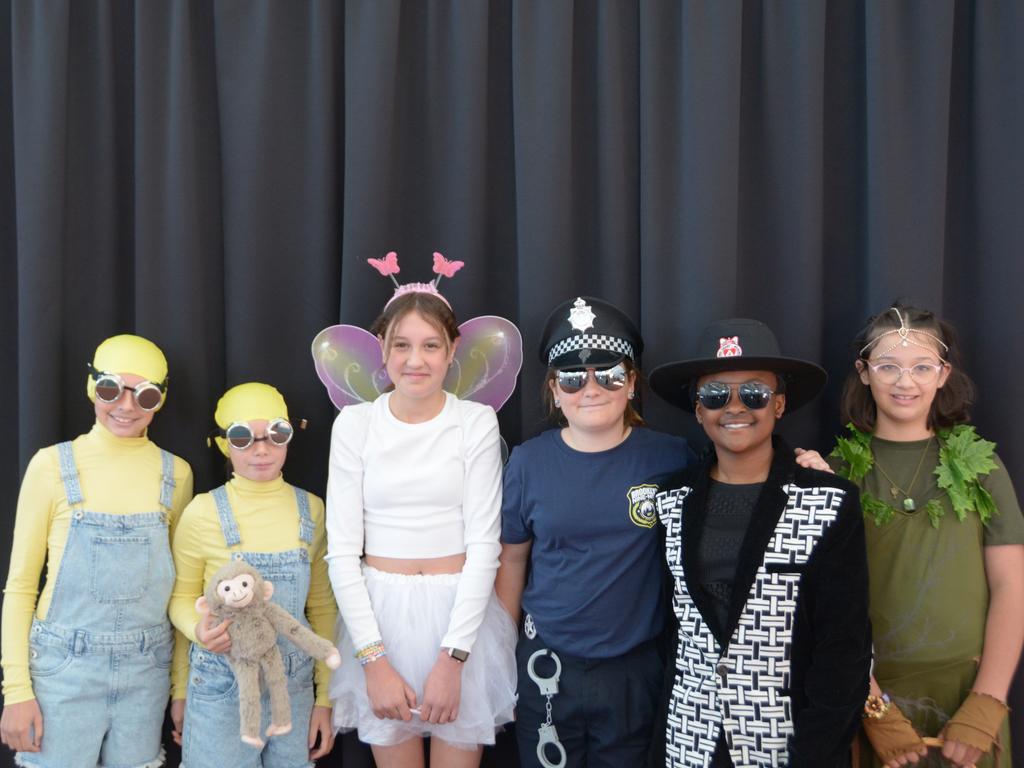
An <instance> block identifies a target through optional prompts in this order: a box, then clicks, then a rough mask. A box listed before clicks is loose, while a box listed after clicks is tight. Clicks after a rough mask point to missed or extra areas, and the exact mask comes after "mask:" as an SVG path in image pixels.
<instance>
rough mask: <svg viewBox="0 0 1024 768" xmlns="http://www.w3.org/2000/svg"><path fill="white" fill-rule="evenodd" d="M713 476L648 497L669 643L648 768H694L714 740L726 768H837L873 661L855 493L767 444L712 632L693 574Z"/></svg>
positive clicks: (706, 602)
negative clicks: (661, 554)
mask: <svg viewBox="0 0 1024 768" xmlns="http://www.w3.org/2000/svg"><path fill="white" fill-rule="evenodd" d="M712 462H713V458H712V459H711V460H709V461H708V462H705V463H703V464H700V465H697V466H694V467H691V468H689V469H687V470H684V471H683V472H682V473H680V474H679V475H677V476H676V477H675V478H673V479H672V480H671V481H669V483H666V484H665V485H663V489H664V490H662V491H661V492H660V493H659V494H658V496H657V506H658V514H659V517H660V519H661V522H662V524H663V525H664V530H665V557H666V560H667V563H668V567H669V571H670V572H671V576H672V582H673V585H672V587H673V588H672V610H673V613H674V616H675V620H676V622H677V624H678V634H677V637H676V642H677V648H676V652H675V654H674V659H670V660H669V669H668V670H667V672H666V702H665V708H664V709H663V713H664V715H665V732H664V743H663V744H655V746H654V748H653V750H652V756H653V759H652V764H654V765H659V766H661V765H663V766H666V767H667V768H677V767H678V768H682V767H683V766H700V767H701V768H704V767H705V766H708V765H710V763H711V758H712V755H713V754H714V751H715V744H716V742H717V741H718V739H719V735H720V733H721V732H722V731H723V730H724V735H725V740H726V744H727V746H728V748H729V753H730V755H731V756H732V761H733V764H734V766H735V767H736V768H746V767H747V766H814V768H830V767H831V766H846V765H848V764H849V747H850V743H851V741H852V739H853V735H854V733H855V732H856V730H857V725H858V723H859V721H860V717H861V713H862V711H863V709H862V708H863V705H864V699H865V698H866V696H867V693H868V673H869V666H870V658H871V637H870V630H869V624H868V605H867V604H868V578H867V559H866V554H865V550H864V525H863V518H862V516H861V511H860V503H859V499H858V494H857V489H856V488H855V487H854V486H853V485H852V484H851V483H849V482H847V481H845V480H843V479H842V478H838V477H836V476H835V475H831V474H828V473H825V472H818V471H815V470H809V469H803V468H801V467H799V466H797V465H796V464H795V463H794V461H793V453H792V451H791V450H790V449H789V448H788V447H786V446H785V445H784V444H783V443H782V442H781V441H780V440H778V439H777V438H776V440H775V456H774V460H773V463H772V468H771V471H770V474H769V476H768V480H767V482H766V483H765V486H764V489H763V490H762V492H761V494H760V496H759V498H758V501H757V504H756V507H755V510H754V514H753V516H752V519H751V523H750V528H749V530H748V532H747V535H746V537H745V538H744V541H743V544H742V547H741V551H740V556H739V561H738V564H737V570H736V581H735V583H734V588H733V599H732V603H731V605H730V609H729V619H728V626H725V627H721V626H718V624H719V621H718V619H717V618H716V614H715V611H714V608H713V603H712V600H711V598H710V596H709V595H708V594H707V593H706V591H705V590H704V589H703V588H702V586H701V584H700V580H699V579H698V578H697V571H696V566H695V563H696V562H697V558H698V552H699V544H700V537H701V531H702V527H703V524H704V519H705V514H706V509H705V501H706V498H707V491H708V485H709V473H710V470H711V466H712ZM655 741H656V742H658V741H660V739H659V738H658V735H656V736H655ZM662 748H663V750H664V751H663V752H661V749H662Z"/></svg>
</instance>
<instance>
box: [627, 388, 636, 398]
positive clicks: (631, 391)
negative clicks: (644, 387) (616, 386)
mask: <svg viewBox="0 0 1024 768" xmlns="http://www.w3.org/2000/svg"><path fill="white" fill-rule="evenodd" d="M635 396H636V393H635V392H634V391H633V390H632V389H631V390H629V394H628V395H626V397H628V398H629V399H630V400H632V399H633V398H634V397H635Z"/></svg>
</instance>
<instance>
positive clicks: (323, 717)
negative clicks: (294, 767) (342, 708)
mask: <svg viewBox="0 0 1024 768" xmlns="http://www.w3.org/2000/svg"><path fill="white" fill-rule="evenodd" d="M318 735H319V737H320V746H319V747H318V748H317V749H313V747H316V740H317V736H318ZM333 748H334V725H333V724H332V723H331V708H330V707H324V706H320V705H319V704H318V705H316V706H314V707H313V714H312V715H310V717H309V759H310V760H316V759H317V758H320V757H323V756H324V755H328V754H330V752H331V750H332V749H333Z"/></svg>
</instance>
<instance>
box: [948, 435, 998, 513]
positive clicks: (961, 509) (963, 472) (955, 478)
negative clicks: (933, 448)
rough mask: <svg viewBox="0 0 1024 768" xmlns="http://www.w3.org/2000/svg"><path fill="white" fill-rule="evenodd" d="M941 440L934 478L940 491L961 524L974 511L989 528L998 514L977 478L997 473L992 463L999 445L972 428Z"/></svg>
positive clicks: (994, 464)
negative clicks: (979, 434)
mask: <svg viewBox="0 0 1024 768" xmlns="http://www.w3.org/2000/svg"><path fill="white" fill-rule="evenodd" d="M939 440H940V445H941V447H940V449H939V466H937V467H936V468H935V476H936V477H937V478H938V485H939V487H940V488H942V489H943V490H944V491H945V492H946V493H947V494H948V495H949V502H950V504H951V505H952V506H953V511H954V512H955V513H956V516H957V519H958V520H960V521H961V522H962V521H963V520H964V519H965V518H966V517H967V513H968V512H972V511H974V512H977V513H978V515H979V517H981V521H982V523H984V524H985V525H988V521H989V520H990V519H991V518H992V515H993V514H995V513H996V511H997V510H996V508H995V504H994V503H993V501H992V495H991V494H990V493H989V492H988V491H986V490H985V489H984V488H982V487H981V483H980V482H979V480H978V477H979V476H983V475H987V474H988V473H989V472H991V471H992V470H993V469H996V463H995V461H993V459H992V456H993V453H994V451H995V447H996V444H995V443H993V442H991V441H990V440H983V439H982V438H981V437H979V436H978V433H977V431H976V430H975V429H974V427H972V426H970V425H969V424H961V425H959V426H956V427H954V428H953V429H951V430H948V431H944V432H941V433H939Z"/></svg>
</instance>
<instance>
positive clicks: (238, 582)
mask: <svg viewBox="0 0 1024 768" xmlns="http://www.w3.org/2000/svg"><path fill="white" fill-rule="evenodd" d="M273 594H274V585H273V584H271V583H270V582H269V581H264V580H263V578H262V577H261V576H260V575H259V573H257V572H256V570H255V569H253V567H252V566H251V565H249V564H248V563H246V562H245V561H242V560H239V561H236V562H232V563H228V564H227V565H225V566H224V567H223V568H221V569H220V570H219V571H217V573H216V574H214V577H213V579H211V581H210V583H209V584H208V585H207V587H206V594H205V595H204V596H203V597H200V598H199V599H198V600H197V601H196V610H197V611H199V612H200V613H206V612H209V611H214V612H218V611H222V610H225V609H226V610H227V611H228V612H229V613H231V612H233V611H240V610H242V609H246V608H257V607H258V606H261V605H262V604H263V603H265V602H268V601H269V600H270V598H271V596H272V595H273Z"/></svg>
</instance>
